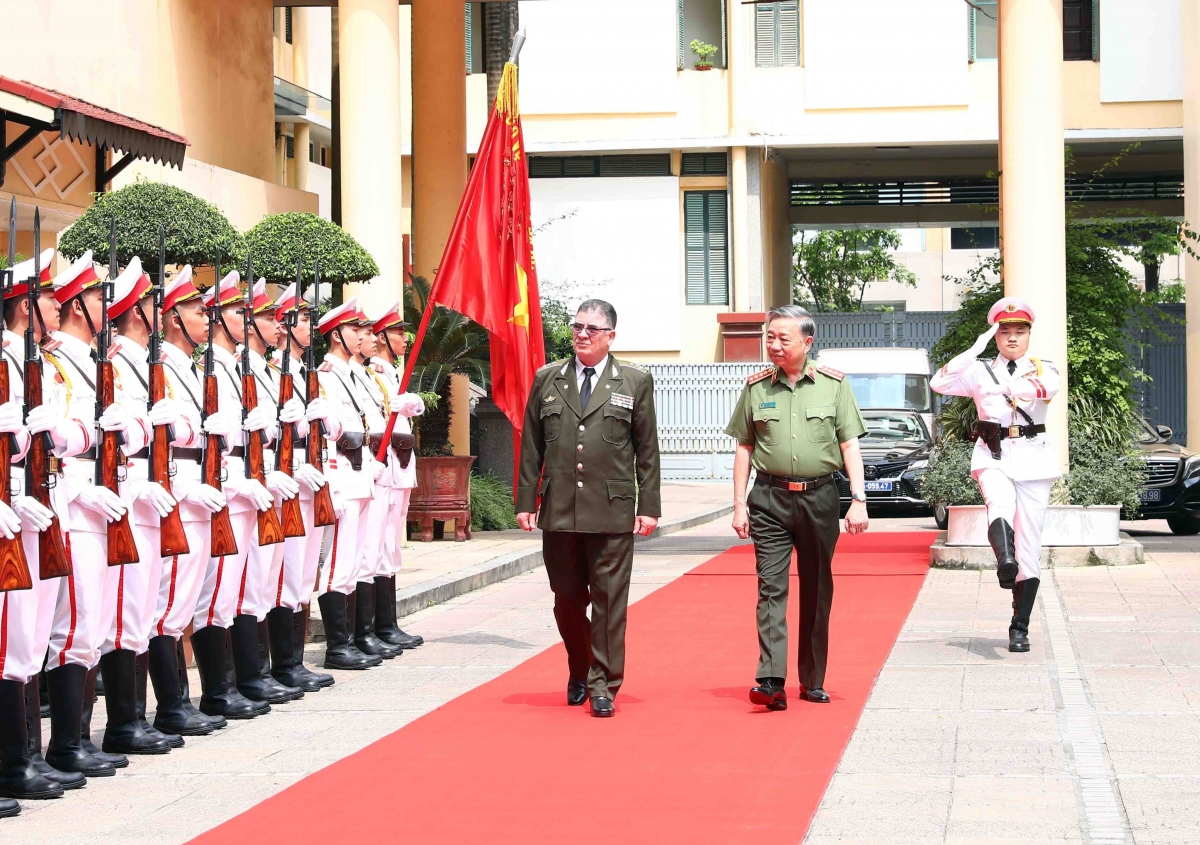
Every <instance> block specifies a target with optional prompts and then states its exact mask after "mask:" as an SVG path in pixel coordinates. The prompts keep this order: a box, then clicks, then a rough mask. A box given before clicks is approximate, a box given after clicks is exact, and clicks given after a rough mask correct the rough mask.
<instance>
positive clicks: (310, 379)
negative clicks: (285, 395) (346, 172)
mask: <svg viewBox="0 0 1200 845" xmlns="http://www.w3.org/2000/svg"><path fill="white" fill-rule="evenodd" d="M320 295H321V264H320V262H317V264H316V266H315V267H313V298H312V306H311V307H310V308H309V311H308V314H309V320H310V322H311V324H312V326H313V327H315V326H316V324H317V303H318V302H319V301H320ZM296 297H297V298H298V299H303V298H304V291H303V290H302V288H301V287H300V286H299V284H297V287H296ZM312 331H313V330H312V329H311V328H310V329H309V337H308V346H306V347H305V348H304V401H305V403H308V402H311V401H313V400H314V399H316V398H317V397H318V396H320V395H321V383H320V380H319V379H318V378H317V350H316V349H315V348H314V347H313V340H312ZM305 452H306V457H307V458H308V463H309V465H310V466H314V467H316V468H317V469H318V470H319V471H321V472H324V471H325V424H324V423H323V422H321V421H320V420H313V421H312V422H310V423H309V424H308V445H307V448H306V449H305ZM313 517H314V518H313V524H314V525H316V526H318V527H323V526H326V525H333V524H335V523H336V522H337V512H336V511H335V510H334V509H333V495H332V494H331V493H330V492H329V485H328V484H326V485H324V486H323V487H322V488H321V489H320V490H318V491H317V492H316V493H313Z"/></svg>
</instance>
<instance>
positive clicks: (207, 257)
mask: <svg viewBox="0 0 1200 845" xmlns="http://www.w3.org/2000/svg"><path fill="white" fill-rule="evenodd" d="M113 217H116V219H117V260H118V261H119V262H120V263H121V265H122V266H124V265H125V264H128V263H129V260H130V259H131V258H133V256H135V255H136V256H138V257H139V258H141V259H142V265H143V266H144V267H145V268H146V269H147V270H148V271H154V270H157V269H158V227H159V224H160V223H165V224H166V226H167V232H166V235H167V236H166V253H167V264H192V265H197V266H199V265H209V264H212V262H213V260H214V259H215V258H216V254H217V248H218V246H219V247H220V248H221V251H222V252H223V253H224V255H225V256H226V257H232V258H233V260H235V261H241V260H244V259H245V248H244V246H243V244H242V236H241V235H239V234H238V232H237V229H235V228H233V224H232V223H230V222H229V220H228V219H226V217H225V215H224V214H222V213H221V211H220V209H218V208H217V207H216V206H215V205H213V204H212V203H210V202H206V201H205V200H202V199H201V198H200V197H198V196H196V195H195V194H192V193H189V192H188V191H185V190H183V189H182V188H177V187H175V186H174V185H167V184H164V183H162V182H135V183H133V184H132V185H127V186H126V187H124V188H121V190H119V191H112V192H111V193H107V194H102V195H101V196H99V197H98V198H97V199H96V202H95V204H94V205H92V207H91V208H89V209H88V210H87V211H85V212H84V213H83V216H82V217H80V218H79V219H78V220H76V221H75V222H74V223H73V224H72V225H71V228H69V229H67V231H66V232H64V233H63V235H62V237H61V238H60V239H59V243H58V248H59V251H61V252H62V253H63V254H64V255H66V256H67V257H68V258H70V259H72V260H73V259H76V258H78V257H79V256H81V255H83V253H84V252H86V251H87V250H89V249H90V250H92V252H93V253H94V254H95V255H94V257H95V260H96V261H97V262H98V263H101V264H103V263H105V262H107V261H108V233H109V226H110V221H111V220H112V219H113Z"/></svg>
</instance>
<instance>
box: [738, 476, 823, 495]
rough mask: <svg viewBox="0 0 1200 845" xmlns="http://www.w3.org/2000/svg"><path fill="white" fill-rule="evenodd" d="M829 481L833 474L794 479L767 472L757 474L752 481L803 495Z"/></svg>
mask: <svg viewBox="0 0 1200 845" xmlns="http://www.w3.org/2000/svg"><path fill="white" fill-rule="evenodd" d="M830 481H833V473H830V474H829V475H822V476H818V477H817V478H795V477H793V476H790V475H771V474H770V473H767V472H759V473H758V475H757V476H756V477H755V479H754V483H755V484H762V485H763V486H770V487H778V488H780V489H781V490H790V491H791V492H793V493H804V492H807V491H809V490H816V489H817V488H818V487H823V486H824V485H826V484H828V483H829V482H830Z"/></svg>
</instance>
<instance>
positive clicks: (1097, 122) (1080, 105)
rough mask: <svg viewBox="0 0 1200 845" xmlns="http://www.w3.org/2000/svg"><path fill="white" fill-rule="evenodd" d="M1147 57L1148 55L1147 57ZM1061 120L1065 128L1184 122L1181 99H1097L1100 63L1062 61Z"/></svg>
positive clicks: (1163, 125) (1158, 126) (1160, 125)
mask: <svg viewBox="0 0 1200 845" xmlns="http://www.w3.org/2000/svg"><path fill="white" fill-rule="evenodd" d="M1148 60H1149V59H1148ZM1062 84H1063V123H1064V125H1065V127H1066V128H1067V129H1144V128H1155V129H1161V128H1167V127H1174V126H1183V101H1182V100H1167V101H1161V102H1149V103H1102V102H1100V63H1099V62H1063V69H1062Z"/></svg>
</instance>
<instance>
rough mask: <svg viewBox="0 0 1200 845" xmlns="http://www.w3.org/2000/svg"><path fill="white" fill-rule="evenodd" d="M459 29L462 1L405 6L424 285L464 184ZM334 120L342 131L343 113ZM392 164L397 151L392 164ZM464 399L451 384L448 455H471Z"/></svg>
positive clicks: (415, 207)
mask: <svg viewBox="0 0 1200 845" xmlns="http://www.w3.org/2000/svg"><path fill="white" fill-rule="evenodd" d="M392 2H393V9H394V8H395V5H394V3H395V0H392ZM343 8H344V7H343ZM466 25H467V23H466V15H465V13H464V6H463V4H462V3H447V2H445V0H413V2H412V97H413V107H412V108H413V114H412V118H413V119H412V124H413V129H412V131H413V162H412V170H413V176H412V233H413V237H412V244H413V253H414V255H413V272H414V273H415V274H416V275H418V276H424V277H425V278H427V279H429V280H430V281H432V280H433V278H434V272H433V271H434V270H435V269H436V268H437V265H438V262H439V261H441V259H442V252H443V250H444V249H445V248H446V239H447V238H448V237H449V236H450V228H451V226H453V224H454V216H455V214H457V213H458V205H459V202H460V201H461V200H462V195H463V190H464V189H465V188H466V186H467V76H466V65H467V46H466ZM346 53H347V51H344V52H343V54H342V55H343V60H342V62H343V64H342V72H343V74H344V73H345V62H346V59H345V56H346ZM343 78H345V77H344V76H343ZM343 108H344V106H343ZM342 121H343V124H342V125H343V128H342V131H343V133H344V132H345V114H344V113H343V117H342ZM399 161H400V156H399V148H398V147H397V155H396V162H397V166H399ZM398 231H399V228H397V232H398ZM396 243H397V245H399V243H400V239H399V238H398V237H397V238H396ZM469 400H470V395H469V393H468V391H467V383H466V380H465V379H458V378H456V379H453V380H452V381H451V396H450V407H451V409H452V412H453V415H454V416H453V422H452V423H451V429H450V442H451V444H452V445H453V447H454V454H456V455H469V454H470V452H471V443H470V428H469V426H470V404H469Z"/></svg>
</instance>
